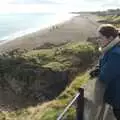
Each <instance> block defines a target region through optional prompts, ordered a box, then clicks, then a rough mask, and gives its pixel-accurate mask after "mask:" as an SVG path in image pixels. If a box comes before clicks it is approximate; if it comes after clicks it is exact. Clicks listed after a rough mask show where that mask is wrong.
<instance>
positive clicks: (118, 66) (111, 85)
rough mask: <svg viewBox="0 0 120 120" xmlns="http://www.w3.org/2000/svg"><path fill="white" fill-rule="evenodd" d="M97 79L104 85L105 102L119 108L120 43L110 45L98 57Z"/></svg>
mask: <svg viewBox="0 0 120 120" xmlns="http://www.w3.org/2000/svg"><path fill="white" fill-rule="evenodd" d="M99 80H100V81H102V82H103V83H104V84H105V86H106V89H105V94H104V100H105V102H107V103H108V104H110V105H112V106H114V107H117V108H120V44H117V45H115V46H114V47H112V48H111V49H110V50H109V51H107V52H106V53H105V54H104V56H103V57H102V58H101V59H100V74H99Z"/></svg>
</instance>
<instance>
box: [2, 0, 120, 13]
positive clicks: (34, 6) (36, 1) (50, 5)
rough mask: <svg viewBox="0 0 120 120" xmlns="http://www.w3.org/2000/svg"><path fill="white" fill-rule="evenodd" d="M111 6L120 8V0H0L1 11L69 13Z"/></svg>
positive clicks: (103, 8)
mask: <svg viewBox="0 0 120 120" xmlns="http://www.w3.org/2000/svg"><path fill="white" fill-rule="evenodd" d="M110 8H120V0H0V13H22V12H26V13H28V12H30V13H31V12H35V13H36V12H50V13H54V12H57V13H58V12H60V13H67V12H73V11H97V10H105V9H110Z"/></svg>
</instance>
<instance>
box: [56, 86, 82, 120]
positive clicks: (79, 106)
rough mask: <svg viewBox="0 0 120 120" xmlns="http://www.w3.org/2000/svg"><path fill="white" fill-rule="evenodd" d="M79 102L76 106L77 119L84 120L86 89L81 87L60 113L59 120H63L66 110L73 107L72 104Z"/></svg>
mask: <svg viewBox="0 0 120 120" xmlns="http://www.w3.org/2000/svg"><path fill="white" fill-rule="evenodd" d="M75 102H77V106H76V120H83V113H84V89H83V88H79V90H78V93H77V94H76V95H75V97H74V98H73V99H72V101H71V102H70V103H69V104H68V105H67V107H66V108H65V109H64V111H63V112H62V113H61V114H60V116H59V117H58V118H57V120H62V119H63V117H64V115H65V114H66V112H67V111H68V110H69V109H70V108H71V106H72V105H73V104H74V103H75Z"/></svg>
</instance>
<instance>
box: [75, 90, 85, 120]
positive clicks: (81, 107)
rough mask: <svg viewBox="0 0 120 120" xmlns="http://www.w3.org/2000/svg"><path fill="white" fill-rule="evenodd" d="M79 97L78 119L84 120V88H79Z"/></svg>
mask: <svg viewBox="0 0 120 120" xmlns="http://www.w3.org/2000/svg"><path fill="white" fill-rule="evenodd" d="M79 93H80V95H79V97H78V98H77V107H76V118H77V120H83V114H84V89H83V88H80V89H79Z"/></svg>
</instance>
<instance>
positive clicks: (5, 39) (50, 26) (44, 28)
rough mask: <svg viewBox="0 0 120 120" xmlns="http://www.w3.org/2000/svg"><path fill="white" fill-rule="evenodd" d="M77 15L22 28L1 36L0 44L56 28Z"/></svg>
mask: <svg viewBox="0 0 120 120" xmlns="http://www.w3.org/2000/svg"><path fill="white" fill-rule="evenodd" d="M76 16H78V15H70V14H69V17H68V18H66V19H63V20H61V21H59V20H58V21H54V22H52V23H49V24H47V25H45V24H44V25H42V26H41V27H38V28H30V29H26V30H22V31H19V32H16V33H13V34H11V35H8V36H5V37H2V38H1V40H0V45H2V44H5V43H7V42H10V41H13V40H17V39H18V38H21V37H26V36H28V35H31V34H34V33H36V32H41V33H42V32H43V31H47V30H52V29H53V28H57V27H58V26H59V25H61V24H64V23H65V22H68V21H69V20H71V19H73V18H74V17H76Z"/></svg>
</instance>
